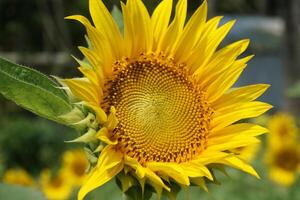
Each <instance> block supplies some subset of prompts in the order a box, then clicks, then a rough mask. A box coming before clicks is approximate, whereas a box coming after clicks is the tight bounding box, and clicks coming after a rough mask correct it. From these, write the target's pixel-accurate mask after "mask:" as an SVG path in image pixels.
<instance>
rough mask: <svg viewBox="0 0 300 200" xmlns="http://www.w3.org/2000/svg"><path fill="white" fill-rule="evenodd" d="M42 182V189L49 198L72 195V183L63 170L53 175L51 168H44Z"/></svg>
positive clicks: (65, 197) (63, 197)
mask: <svg viewBox="0 0 300 200" xmlns="http://www.w3.org/2000/svg"><path fill="white" fill-rule="evenodd" d="M40 182H41V189H42V191H43V193H44V195H45V196H46V197H47V198H48V199H68V198H69V197H70V195H71V192H72V184H70V182H69V179H68V177H67V176H66V175H65V174H64V173H63V172H62V171H60V172H59V173H58V174H56V175H52V174H51V171H50V170H44V171H43V172H42V173H41V177H40Z"/></svg>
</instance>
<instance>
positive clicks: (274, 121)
mask: <svg viewBox="0 0 300 200" xmlns="http://www.w3.org/2000/svg"><path fill="white" fill-rule="evenodd" d="M268 126H269V130H270V133H271V135H272V137H269V139H268V142H269V143H270V144H269V146H270V147H275V146H278V145H280V144H282V143H283V142H284V143H285V144H288V143H292V144H293V143H294V142H295V140H297V134H298V128H297V124H296V119H295V118H294V116H293V115H291V114H289V113H277V114H275V115H274V116H272V117H271V118H270V120H269V122H268Z"/></svg>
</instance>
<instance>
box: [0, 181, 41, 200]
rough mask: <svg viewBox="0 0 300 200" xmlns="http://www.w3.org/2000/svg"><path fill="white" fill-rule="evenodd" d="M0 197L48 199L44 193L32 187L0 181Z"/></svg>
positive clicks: (14, 199)
mask: <svg viewBox="0 0 300 200" xmlns="http://www.w3.org/2000/svg"><path fill="white" fill-rule="evenodd" d="M0 199H3V200H4V199H7V200H46V198H45V197H43V195H42V193H41V192H39V191H37V190H34V189H32V188H27V187H22V186H18V185H6V184H2V183H0Z"/></svg>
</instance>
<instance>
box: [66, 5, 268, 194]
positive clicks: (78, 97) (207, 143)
mask: <svg viewBox="0 0 300 200" xmlns="http://www.w3.org/2000/svg"><path fill="white" fill-rule="evenodd" d="M172 4H173V2H172V0H163V1H161V2H160V3H159V5H158V6H157V7H156V8H155V10H154V12H153V13H152V14H151V15H150V14H149V13H148V11H147V8H146V7H145V6H144V4H143V2H142V1H141V0H128V1H127V2H126V4H124V3H122V2H121V7H122V13H123V22H124V30H123V32H124V34H121V31H120V30H119V28H118V26H117V24H116V22H115V21H114V19H113V17H112V16H111V15H110V13H109V11H108V10H107V9H106V7H105V5H104V4H103V2H102V1H100V0H90V6H89V7H90V13H91V18H92V20H93V24H91V23H90V22H89V20H87V19H86V18H85V17H83V16H79V15H75V16H70V17H67V19H73V20H77V21H79V22H80V23H82V24H83V25H84V26H85V28H86V30H87V35H88V38H89V41H90V43H91V46H90V47H89V48H85V47H79V49H80V50H81V52H82V53H83V55H84V56H85V58H86V60H87V62H83V61H80V60H79V59H76V60H77V61H78V63H79V65H80V67H79V70H80V71H81V72H82V74H83V77H82V78H72V79H64V80H61V82H62V83H63V84H65V85H66V86H67V90H68V91H69V92H70V94H71V95H72V97H75V98H73V99H75V103H76V105H77V106H81V108H83V109H86V110H88V112H86V113H89V114H88V115H87V117H86V119H84V120H82V121H80V122H78V123H76V124H88V125H87V126H86V128H85V129H82V130H84V131H85V132H86V133H85V134H83V135H82V136H80V137H79V138H77V139H75V140H74V141H81V142H85V143H87V146H88V148H87V152H88V154H89V158H90V161H91V164H92V167H93V169H92V170H91V172H90V174H89V175H88V178H87V180H86V182H85V183H84V185H83V186H82V188H81V190H80V192H79V195H78V198H79V199H83V198H84V196H85V195H86V194H87V193H88V192H90V191H92V190H93V189H95V188H97V187H99V186H101V185H103V184H104V183H106V182H107V181H109V180H111V179H112V178H113V177H115V176H117V178H118V180H119V182H120V183H121V184H120V185H121V186H122V190H123V191H124V192H126V190H128V189H130V187H132V186H137V187H140V189H141V191H144V190H145V188H147V187H152V188H153V189H154V190H155V191H156V192H157V194H158V196H159V197H160V195H161V193H162V192H164V193H166V194H169V195H172V194H173V193H175V192H176V191H178V190H176V189H175V188H176V187H175V185H177V186H182V187H186V186H189V185H191V184H196V185H199V186H201V187H202V188H204V189H205V188H206V186H205V182H207V181H214V178H213V176H212V170H213V169H212V168H211V167H210V166H212V165H211V164H221V165H230V166H233V167H236V168H239V169H241V170H243V171H245V172H248V173H250V174H252V175H254V176H258V175H257V173H256V172H255V170H254V169H253V168H252V167H251V166H249V165H248V164H246V163H245V162H244V161H243V160H242V159H240V158H239V156H238V155H237V153H235V152H234V151H232V149H236V148H242V147H246V146H248V145H251V144H254V143H257V142H259V140H258V139H256V136H257V135H260V134H262V133H265V132H266V129H265V128H262V127H260V126H258V125H255V124H250V123H235V122H238V121H240V120H241V119H244V118H252V117H256V116H259V115H260V114H262V113H264V112H266V111H267V110H268V109H270V108H271V106H270V105H268V104H266V103H262V102H259V101H255V99H256V98H257V97H259V96H260V95H261V94H262V93H264V91H265V90H266V89H267V88H268V85H265V84H257V85H250V86H244V87H240V88H235V89H232V88H231V87H232V86H233V84H234V83H235V81H236V80H237V79H238V77H239V75H240V74H241V73H242V71H243V70H244V68H245V67H246V63H247V62H248V61H249V60H250V59H251V58H252V56H247V57H244V58H240V57H239V56H240V55H241V54H242V53H243V52H244V51H245V50H246V48H247V46H248V44H249V40H247V39H245V40H241V41H237V42H235V43H233V44H230V45H228V46H225V47H223V48H219V44H220V43H221V42H222V40H223V38H224V37H225V36H226V35H227V33H228V32H229V30H230V29H231V27H232V26H233V24H234V21H229V22H227V23H225V24H224V25H222V26H219V22H220V20H221V18H220V17H216V18H212V19H210V20H207V18H206V16H207V3H206V1H204V2H203V4H202V5H201V6H200V7H199V8H198V9H197V10H196V11H195V13H194V14H193V15H192V16H191V18H190V19H189V20H187V22H186V15H187V0H179V1H178V3H177V5H176V8H175V15H174V18H172V19H171V13H172V7H173V6H172ZM83 122H84V123H83ZM87 122H88V123H87Z"/></svg>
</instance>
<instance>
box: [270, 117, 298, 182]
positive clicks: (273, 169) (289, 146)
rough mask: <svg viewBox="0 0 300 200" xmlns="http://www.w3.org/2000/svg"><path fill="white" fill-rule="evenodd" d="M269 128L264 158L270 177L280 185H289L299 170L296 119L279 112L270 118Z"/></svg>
mask: <svg viewBox="0 0 300 200" xmlns="http://www.w3.org/2000/svg"><path fill="white" fill-rule="evenodd" d="M269 129H270V133H269V134H268V137H267V149H266V157H265V159H266V164H267V166H268V168H269V176H270V179H271V180H272V181H274V182H275V183H277V184H279V185H281V186H286V187H287V186H290V185H292V184H293V183H294V182H295V180H296V176H297V173H298V172H299V170H300V150H299V145H300V144H299V142H298V133H299V131H298V128H297V125H296V120H295V118H294V117H293V116H292V115H290V114H288V113H279V114H276V115H274V116H273V117H272V118H271V119H270V121H269Z"/></svg>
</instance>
